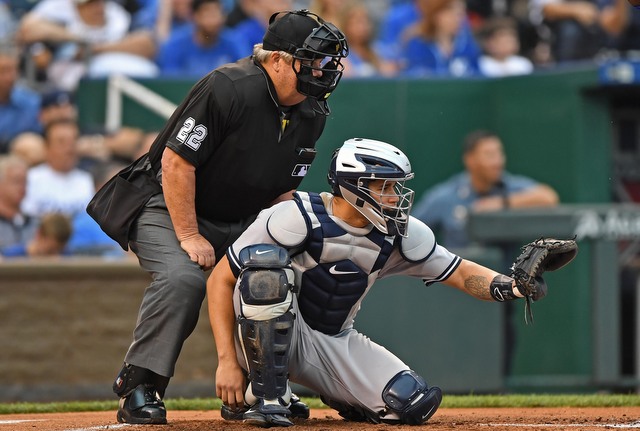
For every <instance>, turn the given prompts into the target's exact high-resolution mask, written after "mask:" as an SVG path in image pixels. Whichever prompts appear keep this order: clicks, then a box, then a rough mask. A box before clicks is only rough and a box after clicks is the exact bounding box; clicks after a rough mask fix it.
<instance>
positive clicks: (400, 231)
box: [328, 138, 414, 236]
mask: <svg viewBox="0 0 640 431" xmlns="http://www.w3.org/2000/svg"><path fill="white" fill-rule="evenodd" d="M413 176H414V175H413V172H412V171H411V163H409V159H408V158H407V156H406V155H405V154H404V153H403V152H402V151H400V150H399V149H397V148H396V147H394V146H393V145H390V144H387V143H385V142H381V141H375V140H373V139H363V138H354V139H349V140H347V141H346V142H345V143H344V144H343V145H342V147H340V148H338V149H337V150H335V151H334V152H333V156H332V159H331V165H330V167H329V174H328V180H329V184H330V185H331V189H332V191H333V194H335V195H337V196H341V197H342V198H344V199H345V200H346V201H347V202H349V203H350V204H351V205H353V207H354V208H356V209H357V210H358V211H360V213H362V215H364V216H365V217H366V218H367V219H368V220H369V221H370V222H371V223H373V225H374V226H375V227H376V228H377V229H378V230H379V231H380V232H382V233H385V234H388V235H401V236H407V223H408V221H409V211H410V210H411V205H412V203H413V195H414V192H413V190H411V189H409V188H407V187H405V186H404V182H405V181H406V180H410V179H411V178H413ZM373 180H384V181H385V183H384V185H383V187H382V193H380V192H377V191H373V190H371V189H370V188H369V184H370V183H371V181H373ZM387 182H390V183H392V186H393V187H392V188H387ZM389 190H392V191H391V192H389ZM385 191H386V192H385ZM390 193H393V195H394V196H397V198H398V200H397V202H396V203H395V204H393V205H389V204H384V203H382V201H383V199H382V198H383V197H385V196H389V195H390Z"/></svg>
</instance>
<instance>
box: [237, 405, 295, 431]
mask: <svg viewBox="0 0 640 431" xmlns="http://www.w3.org/2000/svg"><path fill="white" fill-rule="evenodd" d="M290 415H291V412H290V411H289V409H288V408H286V407H284V406H282V405H281V404H280V403H279V402H278V401H271V402H270V401H265V400H263V399H260V400H259V401H258V402H257V403H256V404H254V405H252V406H251V407H250V408H249V409H248V410H247V411H246V412H245V413H244V414H243V415H242V419H243V421H244V423H246V424H249V425H255V426H259V427H262V428H271V427H290V426H293V422H291V420H289V416H290Z"/></svg>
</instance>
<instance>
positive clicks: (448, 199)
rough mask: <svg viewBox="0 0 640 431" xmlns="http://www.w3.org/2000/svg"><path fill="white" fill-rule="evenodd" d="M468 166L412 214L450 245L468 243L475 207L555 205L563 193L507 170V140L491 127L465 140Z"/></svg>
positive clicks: (429, 193) (477, 209)
mask: <svg viewBox="0 0 640 431" xmlns="http://www.w3.org/2000/svg"><path fill="white" fill-rule="evenodd" d="M463 162H464V166H465V171H464V172H461V173H459V174H456V175H454V176H453V177H451V178H449V179H448V180H446V181H444V182H442V183H440V184H437V185H435V186H433V187H432V188H431V189H430V190H427V192H426V193H425V194H424V196H423V197H422V198H421V199H420V201H419V202H418V203H417V204H416V205H414V209H413V211H412V215H413V216H414V217H416V218H418V219H420V220H422V221H423V222H424V223H426V224H427V225H428V226H429V227H431V228H432V229H434V231H436V235H437V237H438V242H439V243H440V244H442V245H444V246H445V247H447V248H460V247H466V246H468V245H469V244H470V240H469V237H468V235H467V220H468V215H469V213H470V212H488V211H497V210H501V209H505V208H523V207H535V206H538V207H543V206H554V205H556V204H557V203H558V195H557V193H556V192H555V190H553V189H552V188H551V187H549V186H548V185H546V184H542V183H540V182H538V181H535V180H533V179H531V178H528V177H524V176H520V175H513V174H511V173H509V172H507V171H505V170H504V166H505V164H506V156H505V154H504V150H503V146H502V141H501V140H500V138H499V137H498V136H497V135H495V134H494V133H492V132H489V131H486V130H476V131H473V132H471V133H469V134H468V135H467V136H466V138H465V140H464V149H463Z"/></svg>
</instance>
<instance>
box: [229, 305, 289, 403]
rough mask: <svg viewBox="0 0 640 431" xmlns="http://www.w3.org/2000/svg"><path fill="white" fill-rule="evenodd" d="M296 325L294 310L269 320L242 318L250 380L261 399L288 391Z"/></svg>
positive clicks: (271, 397) (241, 324)
mask: <svg viewBox="0 0 640 431" xmlns="http://www.w3.org/2000/svg"><path fill="white" fill-rule="evenodd" d="M292 328H293V314H291V313H285V314H284V315H282V316H280V317H277V318H275V319H270V320H265V321H256V320H249V319H242V320H241V321H240V334H241V337H242V346H243V349H244V355H245V359H246V361H247V365H248V367H249V381H250V382H251V389H252V392H253V395H254V396H256V397H257V398H265V399H276V398H280V397H282V396H284V395H285V394H286V393H287V388H288V383H287V382H288V378H289V347H290V345H291V335H292ZM284 401H285V402H286V404H288V402H289V400H284Z"/></svg>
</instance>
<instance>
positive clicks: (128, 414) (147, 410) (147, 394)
mask: <svg viewBox="0 0 640 431" xmlns="http://www.w3.org/2000/svg"><path fill="white" fill-rule="evenodd" d="M118 422H120V423H128V424H166V423H167V410H166V409H165V407H164V403H163V402H162V399H161V398H160V395H159V394H158V391H157V390H156V387H155V386H154V385H150V384H141V385H138V386H137V387H136V388H135V389H134V390H133V392H131V393H130V394H129V395H127V396H126V397H123V398H120V408H118Z"/></svg>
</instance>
